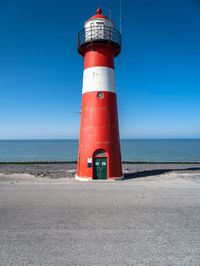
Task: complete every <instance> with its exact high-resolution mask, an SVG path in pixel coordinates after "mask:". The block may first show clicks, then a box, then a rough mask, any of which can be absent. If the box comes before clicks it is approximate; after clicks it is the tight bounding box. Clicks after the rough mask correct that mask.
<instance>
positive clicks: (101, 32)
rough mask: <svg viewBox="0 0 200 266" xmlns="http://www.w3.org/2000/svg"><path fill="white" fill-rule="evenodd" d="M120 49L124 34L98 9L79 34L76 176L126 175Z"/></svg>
mask: <svg viewBox="0 0 200 266" xmlns="http://www.w3.org/2000/svg"><path fill="white" fill-rule="evenodd" d="M120 50H121V34H120V33H119V32H118V31H117V30H116V29H115V28H114V25H113V22H112V21H111V20H110V19H109V18H108V17H106V16H104V15H103V14H102V10H101V9H100V8H98V9H97V11H96V15H94V16H93V17H91V18H90V19H89V20H87V21H86V22H85V24H84V29H83V30H82V31H80V32H79V33H78V52H79V53H80V54H81V55H82V56H83V57H84V72H83V87H82V107H81V125H80V138H79V151H78V165H77V173H76V179H81V180H91V179H109V180H112V179H119V178H122V167H121V154H120V141H119V125H118V114H117V95H116V85H115V70H114V57H116V56H117V55H118V54H119V53H120Z"/></svg>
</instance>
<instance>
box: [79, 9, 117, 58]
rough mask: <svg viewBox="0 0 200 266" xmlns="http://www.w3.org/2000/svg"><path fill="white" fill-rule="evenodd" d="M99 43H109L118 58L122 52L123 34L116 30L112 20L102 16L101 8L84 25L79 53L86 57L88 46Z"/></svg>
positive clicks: (80, 35) (80, 37)
mask: <svg viewBox="0 0 200 266" xmlns="http://www.w3.org/2000/svg"><path fill="white" fill-rule="evenodd" d="M98 42H105V43H108V44H110V45H111V46H112V48H114V55H115V56H117V55H118V54H119V53H120V50H121V34H120V32H118V31H117V30H116V29H114V24H113V22H112V20H110V19H109V18H108V17H106V16H104V15H103V14H102V10H101V9H100V8H98V9H97V11H96V15H94V16H92V17H91V18H90V19H88V20H87V21H86V22H85V23H84V29H83V30H82V31H80V32H79V33H78V51H79V53H80V54H81V55H82V56H84V54H85V50H86V48H87V47H88V46H91V45H94V44H95V43H98Z"/></svg>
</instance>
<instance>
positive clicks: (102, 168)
mask: <svg viewBox="0 0 200 266" xmlns="http://www.w3.org/2000/svg"><path fill="white" fill-rule="evenodd" d="M94 179H107V158H95V159H94Z"/></svg>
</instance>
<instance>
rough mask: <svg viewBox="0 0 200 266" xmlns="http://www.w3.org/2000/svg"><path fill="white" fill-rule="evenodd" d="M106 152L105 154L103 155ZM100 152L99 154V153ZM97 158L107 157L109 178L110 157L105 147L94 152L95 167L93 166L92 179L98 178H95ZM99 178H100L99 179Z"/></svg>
mask: <svg viewBox="0 0 200 266" xmlns="http://www.w3.org/2000/svg"><path fill="white" fill-rule="evenodd" d="M103 153H104V155H103ZM98 154H99V155H98ZM96 158H105V159H106V162H107V164H106V168H107V169H106V170H107V171H106V179H105V180H107V179H108V174H109V157H108V153H107V152H106V151H105V150H104V149H97V150H96V151H95V152H94V153H93V156H92V161H93V164H92V165H93V167H92V179H94V180H95V179H96V178H95V159H96ZM97 180H98V179H97Z"/></svg>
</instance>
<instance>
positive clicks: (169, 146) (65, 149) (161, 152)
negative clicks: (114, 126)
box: [0, 139, 200, 162]
mask: <svg viewBox="0 0 200 266" xmlns="http://www.w3.org/2000/svg"><path fill="white" fill-rule="evenodd" d="M77 153H78V140H0V162H36V161H37V162H62V161H63V162H66V161H68V162H69V161H76V160H77ZM121 155H122V161H130V162H200V139H122V140H121Z"/></svg>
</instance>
